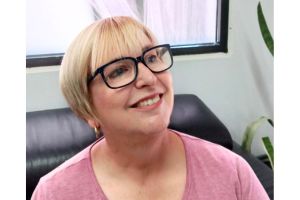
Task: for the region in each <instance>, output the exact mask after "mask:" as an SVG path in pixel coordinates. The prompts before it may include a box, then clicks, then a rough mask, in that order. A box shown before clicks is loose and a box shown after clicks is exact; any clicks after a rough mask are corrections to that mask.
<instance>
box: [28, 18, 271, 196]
mask: <svg viewBox="0 0 300 200" xmlns="http://www.w3.org/2000/svg"><path fill="white" fill-rule="evenodd" d="M172 64H173V58H172V54H171V51H170V47H169V45H167V44H165V45H159V44H158V42H157V40H156V39H155V37H154V35H153V34H152V33H151V31H150V30H149V29H147V28H146V27H145V26H143V25H142V24H140V23H139V22H137V21H135V20H134V19H132V18H129V17H113V18H107V19H103V20H101V21H96V22H95V23H93V24H92V25H90V26H89V27H87V28H86V29H84V30H83V31H82V32H81V33H80V34H79V36H78V37H77V38H76V39H75V41H74V42H73V43H72V44H71V46H70V48H69V49H68V51H67V52H66V54H65V56H64V59H63V62H62V66H61V71H60V84H61V88H62V91H63V94H64V96H65V98H66V100H67V102H68V103H69V105H70V107H71V109H72V110H73V111H74V112H75V113H76V114H77V115H78V116H80V117H81V118H83V119H84V120H85V121H86V122H87V123H88V124H89V125H90V126H91V127H92V128H94V129H95V131H96V133H97V134H99V132H100V129H101V132H103V134H104V137H102V138H100V139H99V140H97V141H96V142H95V143H93V144H92V145H90V146H89V147H87V148H86V149H85V150H83V151H82V152H80V153H78V154H77V155H75V156H74V157H73V158H71V159H70V160H68V161H66V162H65V163H63V164H62V165H60V166H59V167H58V168H56V169H55V170H53V171H52V172H50V173H49V174H47V175H46V176H44V177H43V178H41V180H40V182H39V184H38V186H37V188H36V189H35V192H34V194H33V196H32V199H68V200H69V199H72V200H77V199H78V200H79V199H91V200H93V199H98V200H99V199H110V200H111V199H112V200H114V199H122V200H123V199H130V200H131V199H138V200H142V199H172V200H174V199H185V200H186V199H190V200H196V199H204V200H212V199H223V200H233V199H249V200H252V199H255V200H264V199H269V198H268V196H267V194H266V193H265V191H264V189H263V187H262V186H261V184H260V183H259V181H258V179H257V177H256V176H255V174H254V173H253V171H252V170H251V168H250V167H249V165H248V164H247V163H246V162H245V161H244V160H243V159H242V158H240V157H239V156H238V155H236V154H234V153H232V152H231V151H229V150H226V149H225V148H223V147H221V146H219V145H216V144H212V143H210V142H207V141H204V140H201V139H198V138H195V137H192V136H188V135H186V134H184V133H179V132H176V131H173V130H170V129H168V124H169V121H170V115H171V111H172V108H173V100H174V99H173V98H174V93H173V88H172V77H171V74H170V72H169V71H168V69H169V68H170V67H171V66H172Z"/></svg>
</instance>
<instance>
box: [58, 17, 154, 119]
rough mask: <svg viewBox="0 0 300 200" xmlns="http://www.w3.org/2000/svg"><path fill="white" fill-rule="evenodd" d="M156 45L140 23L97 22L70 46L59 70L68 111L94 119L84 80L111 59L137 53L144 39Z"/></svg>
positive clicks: (128, 20)
mask: <svg viewBox="0 0 300 200" xmlns="http://www.w3.org/2000/svg"><path fill="white" fill-rule="evenodd" d="M144 36H146V37H147V38H149V40H150V42H151V43H153V44H155V43H157V41H156V38H155V37H154V35H153V33H152V32H151V31H150V30H149V29H148V28H147V27H145V26H144V25H143V24H141V23H140V22H138V21H136V20H134V19H132V18H130V17H125V16H119V17H111V18H105V19H102V20H98V21H96V22H94V23H93V24H91V25H90V26H88V27H87V28H85V29H84V30H83V31H82V32H80V34H79V35H78V36H77V37H76V38H75V40H74V41H73V42H72V43H71V45H70V47H69V48H68V50H67V52H66V53H65V55H64V57H63V60H62V64H61V68H60V75H59V81H60V87H61V90H62V93H63V95H64V96H65V99H66V100H67V102H68V104H69V106H70V108H71V109H72V110H73V112H75V114H77V115H78V116H79V117H81V118H82V119H84V120H88V119H95V118H97V117H96V116H97V115H96V112H95V111H94V106H93V103H92V100H91V97H90V93H89V89H88V85H87V79H88V77H89V76H91V75H92V73H93V72H94V71H95V70H96V69H97V68H98V67H99V66H100V65H102V64H105V63H106V62H109V61H110V59H112V58H113V57H114V58H116V57H122V56H124V55H126V54H128V53H136V52H138V51H139V52H140V51H141V49H142V48H143V44H144V43H145V41H143V39H142V38H143V37H144Z"/></svg>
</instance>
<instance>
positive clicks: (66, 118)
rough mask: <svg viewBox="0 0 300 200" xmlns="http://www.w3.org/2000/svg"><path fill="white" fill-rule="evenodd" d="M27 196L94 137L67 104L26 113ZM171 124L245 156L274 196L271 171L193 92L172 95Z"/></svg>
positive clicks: (270, 195)
mask: <svg viewBox="0 0 300 200" xmlns="http://www.w3.org/2000/svg"><path fill="white" fill-rule="evenodd" d="M26 124H27V127H26V199H30V197H31V195H32V192H33V190H34V188H35V187H36V185H37V183H38V181H39V179H40V177H41V176H43V175H45V174H46V173H48V172H49V171H51V170H52V169H53V168H55V167H56V166H58V165H59V164H61V163H62V162H64V161H65V160H66V159H68V158H70V157H71V156H73V155H74V154H76V153H77V152H79V151H80V150H82V149H83V148H85V147H86V146H88V145H89V144H91V143H92V142H93V141H94V140H95V134H94V132H93V130H92V129H91V128H90V127H89V126H88V125H87V124H86V123H85V122H84V121H82V120H81V119H79V118H78V117H76V116H75V115H74V114H73V113H72V111H71V110H70V109H69V108H65V109H55V110H45V111H37V112H28V113H27V114H26ZM169 127H170V128H172V129H175V130H178V131H182V132H185V133H188V134H190V135H194V136H196V137H199V138H202V139H206V140H209V141H211V142H214V143H217V144H220V145H222V146H224V147H226V148H228V149H230V150H232V151H234V152H236V153H237V154H239V155H241V156H242V157H244V158H245V159H246V160H247V161H248V162H249V164H250V165H251V166H252V168H253V170H254V172H255V173H256V175H257V177H258V178H259V180H260V181H261V183H262V185H263V186H264V188H265V190H266V191H267V193H268V194H269V197H270V199H273V172H272V170H271V169H270V168H269V167H268V166H267V165H265V164H264V163H263V162H261V161H260V160H259V159H257V158H256V157H254V156H253V155H250V154H248V153H246V152H244V151H243V150H242V149H241V148H240V145H238V144H237V143H236V142H235V141H233V140H232V138H231V136H230V133H229V132H228V130H227V128H226V127H225V126H224V124H223V123H222V122H221V121H220V120H219V119H218V118H217V117H216V116H215V115H214V114H213V113H212V111H211V110H210V109H209V108H208V107H207V106H206V105H205V104H204V103H203V102H202V101H201V100H200V99H199V98H198V97H197V96H195V95H186V94H181V95H175V103H174V109H173V112H172V116H171V123H170V125H169Z"/></svg>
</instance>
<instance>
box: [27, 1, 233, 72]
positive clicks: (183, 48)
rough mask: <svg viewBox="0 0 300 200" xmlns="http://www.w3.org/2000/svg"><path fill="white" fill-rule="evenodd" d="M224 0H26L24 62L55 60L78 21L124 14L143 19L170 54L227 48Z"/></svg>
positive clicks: (78, 26)
mask: <svg viewBox="0 0 300 200" xmlns="http://www.w3.org/2000/svg"><path fill="white" fill-rule="evenodd" d="M228 4H229V0H189V1H186V0H164V1H161V0H113V1H112V0H76V1H71V0H43V1H39V0H27V29H26V30H27V36H26V40H27V49H26V55H27V59H26V67H34V66H49V65H59V64H60V62H61V59H62V56H63V54H64V52H65V50H66V48H67V47H68V45H69V44H70V42H71V41H72V40H73V39H74V37H75V36H76V35H77V34H78V33H79V31H81V30H82V29H83V28H84V27H86V26H87V25H89V24H90V23H92V22H93V21H94V20H97V19H101V18H105V17H109V16H114V15H128V16H131V17H134V18H136V19H137V20H139V21H141V22H143V23H144V24H146V25H147V26H148V27H150V29H151V30H152V31H153V32H154V33H155V35H156V36H157V37H158V39H159V41H160V42H161V43H170V44H171V49H172V52H173V54H174V55H184V54H200V53H212V52H227V34H228V33H227V32H228V31H227V29H228V9H229V8H228V7H229V5H228Z"/></svg>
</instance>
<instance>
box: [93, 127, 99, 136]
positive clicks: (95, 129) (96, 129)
mask: <svg viewBox="0 0 300 200" xmlns="http://www.w3.org/2000/svg"><path fill="white" fill-rule="evenodd" d="M94 131H95V134H96V139H98V138H100V128H99V127H95V128H94Z"/></svg>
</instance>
